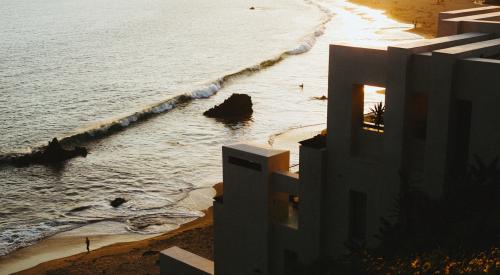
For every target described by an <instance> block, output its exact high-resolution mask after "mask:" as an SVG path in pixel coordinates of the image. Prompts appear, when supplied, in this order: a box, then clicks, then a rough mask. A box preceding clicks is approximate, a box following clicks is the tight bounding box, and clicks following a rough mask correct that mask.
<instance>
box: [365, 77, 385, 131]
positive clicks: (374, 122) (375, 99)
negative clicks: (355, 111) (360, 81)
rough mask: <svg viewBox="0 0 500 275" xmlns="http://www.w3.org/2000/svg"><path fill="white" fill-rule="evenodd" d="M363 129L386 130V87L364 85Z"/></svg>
mask: <svg viewBox="0 0 500 275" xmlns="http://www.w3.org/2000/svg"><path fill="white" fill-rule="evenodd" d="M363 93H364V98H363V99H364V100H363V129H365V130H369V131H374V132H379V133H382V132H384V114H385V88H383V87H377V86H369V85H364V86H363Z"/></svg>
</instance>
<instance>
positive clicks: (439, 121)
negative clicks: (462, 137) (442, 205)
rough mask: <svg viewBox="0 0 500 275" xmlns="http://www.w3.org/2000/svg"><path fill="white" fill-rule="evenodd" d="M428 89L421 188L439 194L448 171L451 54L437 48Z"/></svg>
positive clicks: (452, 65) (451, 93) (452, 64)
mask: <svg viewBox="0 0 500 275" xmlns="http://www.w3.org/2000/svg"><path fill="white" fill-rule="evenodd" d="M431 62H432V66H431V67H432V73H431V92H430V94H429V113H428V119H427V129H428V130H427V140H426V147H425V151H426V153H425V156H426V157H425V181H424V186H423V189H424V190H425V191H427V192H428V193H429V194H430V195H431V196H433V197H439V196H441V194H442V192H443V184H444V182H445V180H446V177H447V173H448V154H449V149H450V148H449V139H450V120H451V111H452V96H453V91H452V81H453V71H454V70H453V67H454V64H455V57H454V56H453V55H450V54H444V53H440V52H438V51H436V52H433V54H432V61H431Z"/></svg>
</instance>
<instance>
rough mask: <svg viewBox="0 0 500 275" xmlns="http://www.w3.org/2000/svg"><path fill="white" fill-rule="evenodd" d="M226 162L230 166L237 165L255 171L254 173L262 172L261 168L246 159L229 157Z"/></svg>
mask: <svg viewBox="0 0 500 275" xmlns="http://www.w3.org/2000/svg"><path fill="white" fill-rule="evenodd" d="M228 162H229V163H231V164H234V165H237V166H241V167H245V168H248V169H252V170H256V171H261V170H262V167H261V166H260V164H258V163H256V162H252V161H249V160H246V159H241V158H237V157H229V160H228Z"/></svg>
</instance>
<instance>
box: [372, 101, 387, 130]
mask: <svg viewBox="0 0 500 275" xmlns="http://www.w3.org/2000/svg"><path fill="white" fill-rule="evenodd" d="M370 111H371V112H372V113H373V124H375V126H376V127H380V126H383V125H384V113H385V105H384V103H383V102H379V103H377V104H375V105H374V106H373V107H371V108H370Z"/></svg>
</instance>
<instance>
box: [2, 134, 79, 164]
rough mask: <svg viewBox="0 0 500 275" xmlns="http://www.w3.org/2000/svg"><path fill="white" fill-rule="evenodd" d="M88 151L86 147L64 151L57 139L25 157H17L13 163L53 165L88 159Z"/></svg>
mask: <svg viewBox="0 0 500 275" xmlns="http://www.w3.org/2000/svg"><path fill="white" fill-rule="evenodd" d="M87 154H88V151H87V149H86V148H85V147H78V146H77V147H75V148H74V149H73V150H66V149H64V148H63V147H62V146H61V144H60V143H59V140H57V138H54V139H52V141H49V144H48V146H47V147H45V148H43V149H42V150H40V151H36V152H33V153H30V154H26V155H23V156H19V157H15V158H13V159H12V160H11V161H12V163H13V164H14V165H17V166H25V165H30V164H53V163H58V162H61V161H65V160H68V159H71V158H74V157H86V156H87Z"/></svg>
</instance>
